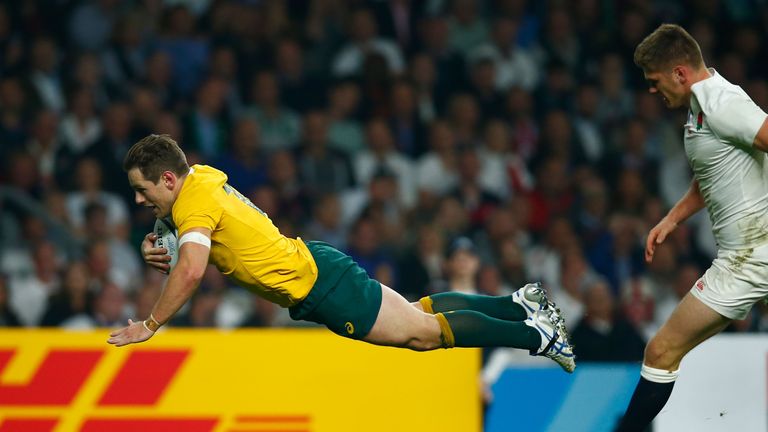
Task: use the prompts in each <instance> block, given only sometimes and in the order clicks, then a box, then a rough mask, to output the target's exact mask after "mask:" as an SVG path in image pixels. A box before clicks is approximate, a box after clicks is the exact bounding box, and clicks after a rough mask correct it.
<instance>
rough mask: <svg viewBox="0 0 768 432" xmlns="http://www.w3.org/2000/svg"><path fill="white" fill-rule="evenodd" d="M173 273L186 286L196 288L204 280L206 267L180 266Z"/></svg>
mask: <svg viewBox="0 0 768 432" xmlns="http://www.w3.org/2000/svg"><path fill="white" fill-rule="evenodd" d="M173 271H174V273H177V274H178V276H177V277H179V278H181V279H182V280H183V281H184V282H185V285H187V286H195V287H196V286H197V285H198V284H199V283H200V281H201V280H203V275H204V274H205V267H200V268H198V267H192V266H178V267H176V268H175V269H174V270H173Z"/></svg>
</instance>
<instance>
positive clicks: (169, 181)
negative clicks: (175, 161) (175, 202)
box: [160, 171, 176, 189]
mask: <svg viewBox="0 0 768 432" xmlns="http://www.w3.org/2000/svg"><path fill="white" fill-rule="evenodd" d="M160 180H161V181H162V182H163V186H165V187H166V188H168V189H173V188H174V186H176V175H175V174H174V173H172V172H170V171H164V172H163V174H162V175H161V176H160Z"/></svg>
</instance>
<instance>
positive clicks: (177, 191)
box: [173, 174, 187, 201]
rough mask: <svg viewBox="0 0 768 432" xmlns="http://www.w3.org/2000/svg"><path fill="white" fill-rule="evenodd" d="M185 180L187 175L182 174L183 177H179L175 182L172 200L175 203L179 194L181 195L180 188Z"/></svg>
mask: <svg viewBox="0 0 768 432" xmlns="http://www.w3.org/2000/svg"><path fill="white" fill-rule="evenodd" d="M186 180H187V174H184V175H183V176H181V177H179V178H178V179H177V180H176V187H174V188H173V200H174V201H176V198H178V197H179V194H180V193H181V188H182V187H184V181H186Z"/></svg>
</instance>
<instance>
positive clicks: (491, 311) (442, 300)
mask: <svg viewBox="0 0 768 432" xmlns="http://www.w3.org/2000/svg"><path fill="white" fill-rule="evenodd" d="M419 302H420V303H421V306H422V309H424V312H427V313H431V314H436V313H439V312H450V311H460V310H470V311H477V312H481V313H483V314H485V315H488V316H489V317H493V318H498V319H502V320H506V321H523V320H525V319H526V318H528V314H527V313H526V312H525V309H524V308H523V307H522V306H520V305H519V304H517V303H515V302H514V301H513V300H512V296H511V295H508V296H503V297H494V296H487V295H480V294H463V293H457V292H444V293H438V294H433V295H431V296H429V297H424V298H422V299H421V300H419Z"/></svg>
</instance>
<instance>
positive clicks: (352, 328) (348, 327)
mask: <svg viewBox="0 0 768 432" xmlns="http://www.w3.org/2000/svg"><path fill="white" fill-rule="evenodd" d="M344 328H345V329H346V330H347V333H348V334H353V333H355V326H353V325H352V323H351V322H349V321H347V322H346V324H344Z"/></svg>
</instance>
